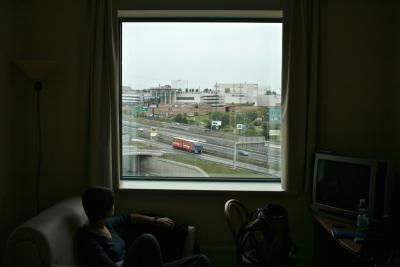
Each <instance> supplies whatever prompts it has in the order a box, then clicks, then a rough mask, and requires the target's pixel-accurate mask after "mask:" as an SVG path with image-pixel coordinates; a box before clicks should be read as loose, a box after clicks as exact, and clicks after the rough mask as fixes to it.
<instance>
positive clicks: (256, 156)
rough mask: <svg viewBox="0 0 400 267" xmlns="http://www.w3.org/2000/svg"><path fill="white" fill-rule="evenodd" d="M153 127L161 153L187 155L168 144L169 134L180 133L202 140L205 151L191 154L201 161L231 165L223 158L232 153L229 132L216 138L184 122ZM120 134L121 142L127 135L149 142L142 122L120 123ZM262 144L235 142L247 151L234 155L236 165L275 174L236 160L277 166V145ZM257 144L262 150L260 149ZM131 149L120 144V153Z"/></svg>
mask: <svg viewBox="0 0 400 267" xmlns="http://www.w3.org/2000/svg"><path fill="white" fill-rule="evenodd" d="M152 125H153V124H152ZM156 127H157V138H156V139H155V140H154V141H153V142H155V143H154V145H155V146H157V147H160V148H162V150H163V152H165V153H174V154H176V153H184V154H186V155H187V152H182V151H179V150H175V149H173V148H172V147H171V145H170V142H171V139H172V137H173V136H180V137H184V138H187V139H192V140H196V141H199V142H201V143H203V147H204V150H203V151H204V153H205V154H201V155H194V156H199V157H200V158H201V159H204V160H209V161H212V162H219V163H221V164H224V165H228V166H233V160H231V159H226V158H225V157H230V158H232V157H233V155H234V144H235V141H234V140H233V136H232V135H230V136H229V135H226V136H223V137H217V136H215V135H211V134H210V132H207V131H204V129H200V130H201V131H202V132H201V131H200V132H201V133H199V127H195V129H192V127H189V126H186V125H177V124H174V123H158V125H157V126H156ZM122 133H123V136H126V137H125V140H124V141H123V143H124V144H126V143H127V142H126V140H128V139H129V138H130V139H140V140H142V142H150V141H149V139H148V138H149V136H150V126H148V125H146V124H143V123H138V122H124V125H123V128H122ZM128 136H129V137H128ZM156 140H157V141H156ZM158 141H162V142H158ZM266 145H267V146H265V145H264V144H261V145H257V146H256V149H253V148H251V147H250V146H251V145H237V150H246V151H247V152H248V156H240V155H237V157H236V160H237V161H236V166H237V167H238V168H243V169H249V170H253V171H257V172H260V173H265V174H274V175H277V173H276V171H274V170H272V169H267V168H263V167H260V166H257V165H255V164H251V163H245V162H241V161H240V160H241V158H242V157H245V158H246V159H251V160H255V161H258V162H259V163H261V164H267V163H270V164H271V163H273V164H279V165H280V145H277V144H273V143H266ZM260 147H261V148H262V149H260ZM134 150H137V148H134V147H128V146H124V149H123V154H130V153H133V151H134ZM257 150H258V151H257ZM260 150H261V151H260ZM131 151H132V152H131ZM207 151H208V152H211V153H214V154H215V153H217V155H218V154H225V157H217V156H214V155H210V154H207Z"/></svg>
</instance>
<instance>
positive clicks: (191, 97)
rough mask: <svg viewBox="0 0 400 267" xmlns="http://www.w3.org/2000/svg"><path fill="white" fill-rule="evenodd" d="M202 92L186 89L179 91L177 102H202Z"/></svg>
mask: <svg viewBox="0 0 400 267" xmlns="http://www.w3.org/2000/svg"><path fill="white" fill-rule="evenodd" d="M200 96H201V94H200V93H186V92H184V91H182V92H177V93H176V98H175V103H176V104H198V103H200V101H201V100H200Z"/></svg>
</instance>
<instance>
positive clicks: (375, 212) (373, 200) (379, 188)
mask: <svg viewBox="0 0 400 267" xmlns="http://www.w3.org/2000/svg"><path fill="white" fill-rule="evenodd" d="M390 176H391V175H390V169H389V164H388V162H384V161H378V160H370V159H361V158H352V157H344V156H338V155H332V154H322V153H316V154H315V164H314V175H313V200H312V208H313V210H315V211H317V212H319V213H323V214H325V215H331V216H334V217H335V218H339V219H343V220H355V219H356V217H357V214H358V205H359V203H360V199H365V201H366V204H367V207H368V214H369V217H370V218H371V219H381V218H382V217H383V215H384V214H385V213H387V212H388V209H389V205H388V204H389V203H390V194H389V190H388V189H389V188H390V185H389V183H390Z"/></svg>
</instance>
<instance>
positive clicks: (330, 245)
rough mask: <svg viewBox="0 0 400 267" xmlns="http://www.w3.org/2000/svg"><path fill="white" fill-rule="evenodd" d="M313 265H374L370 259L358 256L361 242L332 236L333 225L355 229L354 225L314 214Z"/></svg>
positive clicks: (329, 266) (362, 266)
mask: <svg viewBox="0 0 400 267" xmlns="http://www.w3.org/2000/svg"><path fill="white" fill-rule="evenodd" d="M314 218H315V221H316V223H315V224H314V266H317V267H319V266H321V267H322V266H323V267H331V266H332V267H333V266H335V267H338V266H352V267H366V266H374V265H373V263H372V262H371V261H367V260H366V259H363V258H362V257H360V252H361V247H362V245H361V244H357V243H354V242H353V238H334V237H333V235H332V232H331V230H332V227H333V225H335V224H336V225H340V226H343V227H344V228H345V229H349V230H356V229H357V228H356V226H355V225H352V224H350V223H344V222H341V221H337V220H334V219H330V218H326V217H322V216H319V215H317V214H314Z"/></svg>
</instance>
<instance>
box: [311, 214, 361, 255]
mask: <svg viewBox="0 0 400 267" xmlns="http://www.w3.org/2000/svg"><path fill="white" fill-rule="evenodd" d="M314 218H315V219H316V220H317V221H318V223H319V224H320V225H321V226H322V227H323V228H324V229H325V230H326V231H327V232H328V233H329V234H330V235H331V236H332V233H331V230H332V227H333V225H335V224H336V225H341V226H344V228H345V229H349V230H353V231H354V230H357V227H356V226H355V225H353V224H349V223H342V222H338V221H335V220H333V219H328V218H324V217H321V216H319V215H314ZM332 238H333V239H335V241H336V242H338V243H339V244H340V245H341V246H342V247H343V248H345V249H346V250H347V251H349V252H350V253H352V254H354V255H359V253H360V251H361V244H358V243H354V242H353V239H352V238H334V237H333V236H332Z"/></svg>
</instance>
